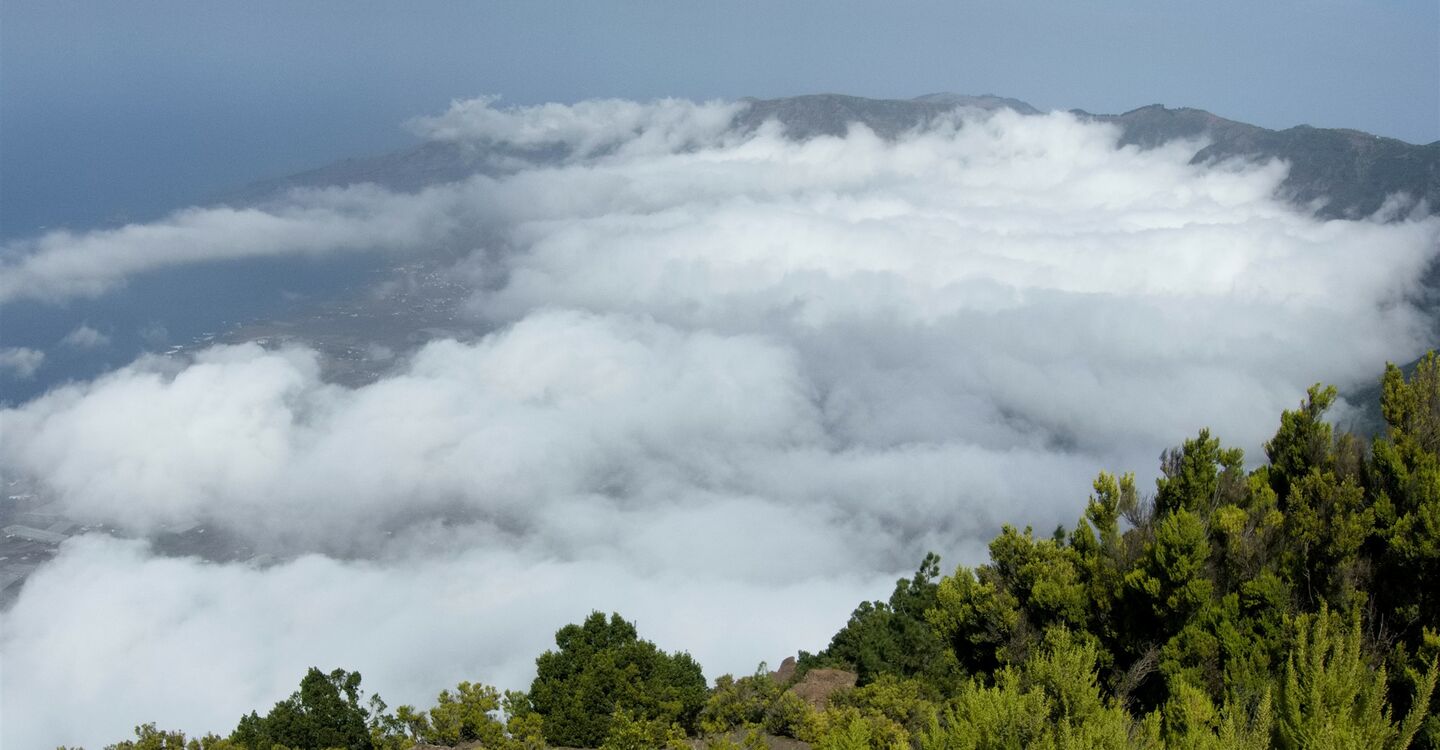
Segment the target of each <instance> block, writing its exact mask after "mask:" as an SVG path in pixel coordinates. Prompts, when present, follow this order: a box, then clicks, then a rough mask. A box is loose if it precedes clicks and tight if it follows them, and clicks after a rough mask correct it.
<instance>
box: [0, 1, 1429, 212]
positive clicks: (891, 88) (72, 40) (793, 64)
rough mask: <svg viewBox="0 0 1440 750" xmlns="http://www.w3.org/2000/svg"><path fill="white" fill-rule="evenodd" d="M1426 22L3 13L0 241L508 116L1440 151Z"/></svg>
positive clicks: (1269, 9) (290, 10)
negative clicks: (1075, 115)
mask: <svg viewBox="0 0 1440 750" xmlns="http://www.w3.org/2000/svg"><path fill="white" fill-rule="evenodd" d="M1437 29H1440V6H1437V5H1436V4H1435V3H1434V2H1431V1H1429V0H1381V1H1379V2H1362V1H1361V0H1319V1H1318V2H1312V1H1308V0H1307V1H1303V2H1302V1H1300V0H1282V1H1280V2H1270V3H1250V2H1243V1H1239V0H1221V1H1220V2H1213V3H1199V4H1197V3H1171V2H1163V3H1156V2H1144V1H1143V0H1136V1H1134V2H1111V1H1106V2H1098V3H1069V2H1033V1H1030V0H1026V1H1022V2H931V1H922V2H914V3H907V4H906V5H905V6H904V9H903V10H897V9H896V7H895V5H894V4H893V3H884V2H856V1H855V0H836V1H835V2H825V3H823V4H816V3H801V2H793V1H789V0H782V1H781V2H771V1H768V0H767V1H763V2H762V1H759V0H756V1H751V2H723V3H699V2H673V3H671V2H663V3H662V2H600V3H557V2H544V1H541V2H485V3H461V2H423V3H406V4H403V5H396V4H393V3H381V2H355V3H351V2H333V1H321V2H307V3H291V2H282V1H278V0H260V1H259V2H250V3H222V2H182V1H179V0H176V1H174V2H135V3H101V2H74V1H73V0H56V1H53V2H52V1H48V0H41V1H37V0H7V2H5V4H4V6H3V8H0V102H3V104H0V236H4V237H9V238H13V237H16V236H20V235H27V234H32V233H34V232H35V231H37V230H39V229H40V228H41V227H48V228H52V229H53V228H56V227H58V226H62V225H63V226H71V227H88V226H93V225H96V224H98V223H102V222H116V221H125V220H140V219H149V218H154V217H155V216H156V215H158V214H159V213H161V212H163V211H165V210H169V209H172V208H176V207H178V206H181V205H187V204H189V203H192V202H195V201H197V200H201V199H204V198H208V197H210V196H215V195H222V194H224V193H225V192H226V191H227V190H230V189H234V188H236V187H239V186H243V185H245V184H248V183H249V182H251V181H253V180H256V179H260V178H264V177H273V176H278V175H283V174H287V173H290V172H293V171H296V170H298V169H300V168H304V167H310V166H317V165H320V164H324V163H327V162H329V161H332V160H335V159H339V158H343V157H346V156H354V155H357V154H370V153H375V152H383V151H388V150H391V149H394V148H398V147H402V146H404V145H407V144H408V143H410V142H412V139H410V138H409V136H408V135H407V134H406V133H405V131H404V130H403V128H402V127H401V123H402V122H403V121H404V120H406V119H408V118H410V117H414V116H416V115H417V114H431V113H436V112H439V111H443V110H444V109H445V107H446V106H448V103H449V102H450V100H451V99H455V98H470V97H475V96H481V95H500V96H502V97H504V98H505V101H507V102H510V103H513V104H535V103H540V102H546V101H557V102H575V101H579V100H582V99H591V98H603V97H622V98H628V99H637V100H645V99H651V98H656V97H664V96H677V97H684V98H689V99H709V98H713V97H720V98H737V97H743V96H757V97H774V96H786V95H792V94H803V93H817V92H835V93H848V94H856V95H863V96H875V97H910V96H916V95H920V94H925V93H930V92H935V91H954V92H958V93H967V94H981V93H995V94H999V95H1003V96H1011V97H1016V98H1020V99H1023V100H1026V101H1028V102H1030V103H1031V104H1033V105H1035V106H1038V107H1040V108H1042V109H1049V108H1071V107H1079V108H1083V109H1086V110H1089V111H1092V112H1122V111H1126V110H1129V109H1133V108H1135V107H1139V106H1143V105H1146V104H1151V103H1157V102H1158V103H1164V104H1167V105H1170V106H1194V107H1199V108H1203V109H1208V110H1210V111H1212V112H1215V113H1217V114H1220V115H1222V116H1226V117H1231V118H1234V119H1238V120H1242V121H1246V122H1252V123H1255V124H1258V125H1263V126H1266V127H1271V128H1285V127H1291V126H1294V125H1298V124H1302V123H1308V124H1311V125H1315V126H1322V127H1351V128H1357V129H1361V130H1366V131H1370V132H1374V133H1377V134H1381V135H1386V136H1391V137H1396V138H1401V139H1404V140H1408V141H1410V142H1415V143H1428V142H1430V141H1433V140H1437V139H1440V34H1437V31H1436V30H1437Z"/></svg>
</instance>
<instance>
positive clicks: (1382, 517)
mask: <svg viewBox="0 0 1440 750" xmlns="http://www.w3.org/2000/svg"><path fill="white" fill-rule="evenodd" d="M1335 399H1336V391H1335V389H1333V388H1323V387H1320V386H1318V385H1317V386H1315V387H1313V388H1311V389H1310V391H1309V393H1308V395H1307V397H1306V399H1305V400H1304V401H1303V402H1302V403H1301V404H1300V405H1299V407H1298V408H1297V409H1295V410H1293V411H1287V412H1285V413H1284V414H1283V415H1282V416H1281V418H1280V425H1279V428H1278V429H1277V431H1276V433H1275V435H1274V437H1273V438H1272V439H1271V440H1270V441H1268V442H1267V443H1266V444H1265V459H1266V460H1265V462H1264V463H1263V465H1261V466H1259V467H1258V468H1256V469H1254V470H1251V471H1246V469H1245V462H1244V459H1245V457H1244V455H1243V454H1242V452H1241V451H1240V450H1239V449H1235V448H1228V447H1226V446H1224V444H1223V443H1222V442H1221V441H1220V440H1219V438H1217V437H1215V436H1212V435H1211V434H1210V433H1209V432H1208V431H1207V430H1201V431H1200V432H1199V434H1198V435H1196V436H1195V437H1194V438H1192V439H1189V440H1186V441H1184V442H1183V443H1182V444H1181V445H1180V446H1179V447H1176V448H1173V449H1171V450H1168V451H1166V452H1165V453H1164V454H1163V455H1162V456H1161V473H1162V476H1161V478H1160V479H1159V480H1158V482H1157V485H1156V487H1155V491H1154V492H1153V493H1142V492H1141V491H1140V489H1139V488H1138V487H1137V486H1136V483H1135V480H1134V476H1133V475H1131V474H1122V475H1118V476H1117V475H1113V474H1109V473H1101V474H1100V475H1099V477H1098V478H1097V479H1096V480H1095V482H1094V487H1093V494H1091V495H1090V497H1089V499H1088V502H1087V503H1086V504H1085V507H1084V509H1083V512H1082V513H1081V514H1080V516H1079V518H1078V519H1077V521H1076V523H1075V525H1074V528H1071V529H1065V528H1058V529H1055V530H1054V532H1053V533H1050V534H1041V535H1037V534H1036V533H1035V532H1034V531H1033V530H1032V529H1030V528H1025V529H1017V528H1013V527H1009V526H1007V527H1005V528H1004V529H1003V530H1002V531H1001V533H1000V535H999V536H998V537H996V538H995V539H994V541H992V542H991V544H990V560H989V562H988V563H985V564H983V565H980V566H978V567H974V568H970V567H965V566H961V567H959V568H956V569H955V570H953V571H952V572H950V574H949V575H942V574H941V567H940V559H939V558H938V557H936V556H934V555H930V556H927V557H926V558H925V560H924V561H923V562H922V563H921V565H920V566H919V569H918V570H917V571H916V573H915V575H914V576H913V577H911V578H908V579H903V580H901V581H899V582H898V583H897V584H896V587H895V590H894V593H893V594H892V595H891V596H890V597H889V599H888V600H886V601H876V602H865V603H862V604H861V605H860V606H859V607H857V608H856V609H855V611H854V613H853V614H852V615H851V617H850V620H849V621H848V622H847V623H846V624H845V625H844V627H843V628H841V629H840V631H839V632H837V633H836V634H835V636H834V638H833V639H832V640H831V642H830V644H829V645H828V646H827V647H826V648H825V649H824V650H822V651H820V652H819V653H815V654H809V653H802V654H801V655H800V658H799V661H798V669H797V670H796V673H795V674H794V675H793V676H791V677H789V678H787V679H786V682H785V683H783V684H782V682H780V681H777V679H776V678H775V677H773V676H772V675H770V674H769V673H767V672H766V671H765V670H764V668H763V665H762V668H761V669H760V670H758V671H757V672H756V674H754V675H750V676H744V677H740V678H738V679H737V678H734V677H732V676H729V675H726V676H723V677H720V678H719V679H717V680H716V682H715V686H714V687H713V688H708V687H707V683H706V680H705V678H704V677H703V675H702V673H701V668H700V665H699V664H697V663H696V662H695V661H694V660H693V659H692V658H691V657H690V656H689V655H688V654H685V653H667V652H665V651H663V650H662V649H660V648H659V647H657V646H656V645H655V644H653V643H650V642H649V641H645V640H643V639H641V638H640V637H639V634H638V633H637V632H636V629H635V627H634V626H633V625H632V624H631V623H629V622H627V621H625V620H624V619H623V618H621V617H620V616H619V615H612V616H610V617H609V618H606V617H605V616H604V615H602V614H600V613H594V614H592V615H590V616H589V617H588V618H587V619H586V620H585V621H584V622H583V623H582V624H578V625H569V626H566V627H565V628H562V629H561V630H560V631H559V632H558V633H557V634H556V649H555V650H552V651H547V652H546V653H544V654H542V655H541V656H540V657H539V658H538V659H537V662H536V667H537V676H536V678H535V681H534V683H533V684H532V685H531V688H530V690H529V691H528V692H506V693H504V694H503V695H502V694H500V693H499V692H498V691H496V690H495V689H494V688H491V687H488V686H485V685H481V684H474V683H469V682H462V683H460V685H458V686H457V687H456V688H455V689H454V690H445V691H442V692H441V693H440V694H439V696H438V698H437V700H436V704H435V705H434V706H433V707H431V708H429V709H427V710H420V709H416V708H414V707H411V706H400V707H398V708H396V709H395V710H394V711H393V712H392V711H390V710H389V709H388V707H387V706H386V705H385V704H384V702H383V701H382V700H380V699H379V698H378V696H375V697H372V698H370V699H369V700H368V701H367V700H365V698H364V696H363V693H362V691H361V689H360V682H361V678H360V675H359V674H357V673H351V672H346V671H344V670H335V671H333V672H331V673H329V674H326V673H323V672H321V671H320V670H318V669H312V670H310V672H309V673H308V674H307V675H306V676H305V677H304V679H303V680H302V682H301V684H300V689H299V690H298V691H297V692H296V693H295V694H294V695H293V696H291V697H290V698H288V699H286V700H284V701H281V702H279V703H277V704H276V705H275V706H274V707H273V708H272V709H270V711H269V712H267V713H266V714H264V715H263V716H262V715H260V714H259V713H258V712H252V713H251V714H249V715H247V716H245V717H243V718H241V719H240V721H239V724H238V726H237V727H236V728H235V729H234V730H233V731H232V732H231V733H230V734H229V735H228V736H225V737H221V736H217V735H210V736H207V737H204V738H199V739H191V740H188V741H187V740H186V738H185V737H184V736H183V735H181V734H179V733H174V732H165V731H162V730H158V729H156V728H155V726H154V725H144V726H141V727H139V728H138V729H137V730H136V738H135V739H134V740H128V741H124V742H120V743H118V744H116V745H113V746H111V747H113V748H116V750H173V749H175V748H187V749H194V750H323V749H325V748H345V749H346V750H404V749H405V748H410V747H413V746H415V745H416V744H417V743H430V744H440V745H450V746H454V745H460V744H464V743H472V744H474V743H478V746H480V747H486V748H504V749H506V750H521V749H526V750H528V749H530V748H542V747H546V746H585V747H601V748H605V750H629V749H631V748H657V747H676V748H679V747H715V748H722V747H723V748H732V747H737V746H738V745H737V743H739V744H743V745H744V746H746V747H762V746H765V743H767V742H770V741H773V740H774V739H775V738H791V739H793V740H798V741H802V742H806V743H810V744H811V745H813V746H814V747H815V748H818V749H819V750H859V749H861V748H918V749H919V750H981V749H984V748H1056V749H1059V748H1117V749H1118V748H1184V749H1187V750H1201V749H1205V748H1287V749H1288V748H1356V747H1364V748H1374V749H1375V750H1400V749H1401V748H1406V747H1419V748H1437V747H1440V720H1437V719H1436V718H1434V717H1435V715H1436V712H1435V710H1434V709H1435V705H1434V703H1435V702H1436V695H1435V690H1434V688H1435V682H1436V674H1437V657H1440V360H1437V357H1436V356H1435V354H1433V353H1432V354H1430V355H1428V356H1427V357H1425V358H1424V359H1422V360H1421V361H1420V363H1419V364H1418V366H1417V367H1416V368H1415V370H1414V373H1413V374H1412V375H1411V376H1410V377H1408V378H1407V377H1405V375H1404V374H1403V373H1402V372H1401V371H1400V370H1399V369H1398V368H1396V367H1394V366H1390V367H1388V368H1387V370H1386V372H1385V375H1384V377H1383V379H1382V381H1381V388H1380V401H1381V404H1380V406H1381V413H1382V414H1383V417H1384V419H1385V423H1386V431H1385V433H1384V434H1383V435H1381V436H1379V437H1377V438H1375V439H1374V440H1373V441H1371V442H1370V443H1369V444H1368V445H1367V444H1366V442H1365V441H1363V440H1361V439H1360V438H1358V437H1356V436H1354V435H1350V434H1337V433H1336V431H1335V430H1334V429H1333V428H1332V426H1331V425H1330V424H1328V423H1327V422H1325V421H1324V419H1323V417H1324V414H1325V412H1326V410H1327V409H1328V408H1329V407H1330V406H1331V405H1332V404H1333V403H1334V401H1335ZM820 668H842V669H847V670H852V671H853V672H855V674H856V677H857V679H858V685H857V687H855V688H854V689H850V690H844V691H841V692H838V693H835V694H834V695H832V696H830V698H829V700H828V701H827V702H826V703H825V704H824V705H823V706H822V707H821V708H818V709H817V708H816V707H814V706H812V705H810V704H809V703H807V702H806V701H805V700H803V699H802V698H800V697H799V696H798V695H797V694H796V692H794V691H791V690H787V688H788V687H789V686H790V683H793V682H794V681H796V680H800V679H803V677H804V675H805V674H806V673H807V672H809V671H811V670H815V669H820ZM737 738H738V739H737Z"/></svg>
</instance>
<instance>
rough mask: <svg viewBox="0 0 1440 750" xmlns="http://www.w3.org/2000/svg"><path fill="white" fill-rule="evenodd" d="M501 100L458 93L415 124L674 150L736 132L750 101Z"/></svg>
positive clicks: (527, 145) (451, 131)
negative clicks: (506, 103) (524, 103)
mask: <svg viewBox="0 0 1440 750" xmlns="http://www.w3.org/2000/svg"><path fill="white" fill-rule="evenodd" d="M498 101H499V97H495V96H486V97H479V98H476V99H457V100H455V101H453V102H451V103H450V109H449V110H447V111H446V112H444V113H443V114H440V115H437V116H434V117H418V118H416V119H414V120H412V121H411V122H410V128H411V130H413V131H415V132H416V133H417V134H419V135H421V136H424V137H425V138H427V139H430V140H435V141H458V142H461V143H465V144H470V145H474V146H477V147H485V146H498V145H503V146H512V147H516V148H520V149H539V148H543V147H547V146H563V147H564V148H565V149H566V153H565V154H564V156H566V157H568V158H570V159H582V158H585V157H590V156H594V155H596V154H599V153H603V152H607V151H611V150H613V151H617V152H619V153H621V154H624V155H636V154H642V153H643V154H671V153H675V152H677V151H681V150H685V149H689V148H696V147H701V146H712V145H715V144H716V143H718V142H721V141H722V140H723V139H724V138H725V137H726V136H727V135H729V131H730V124H731V121H732V120H733V119H734V118H735V115H736V114H737V113H739V112H740V111H741V110H743V109H744V108H745V106H746V105H744V104H742V103H739V102H722V101H711V102H704V103H697V102H692V101H688V100H684V99H660V100H657V101H653V102H633V101H627V100H623V99H594V100H589V101H583V102H579V103H577V104H573V105H565V104H541V105H535V106H528V107H496V106H495V104H496V103H497V102H498Z"/></svg>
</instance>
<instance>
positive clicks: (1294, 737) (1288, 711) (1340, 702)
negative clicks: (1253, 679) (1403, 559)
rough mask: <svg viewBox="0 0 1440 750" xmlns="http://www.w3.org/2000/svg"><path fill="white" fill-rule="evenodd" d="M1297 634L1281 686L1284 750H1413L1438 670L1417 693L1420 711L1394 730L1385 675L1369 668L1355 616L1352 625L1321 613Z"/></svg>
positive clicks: (1301, 621)
mask: <svg viewBox="0 0 1440 750" xmlns="http://www.w3.org/2000/svg"><path fill="white" fill-rule="evenodd" d="M1294 626H1295V645H1294V649H1293V650H1292V651H1291V653H1290V658H1289V660H1288V661H1287V662H1286V664H1285V678H1284V680H1283V681H1282V682H1281V683H1280V711H1279V732H1278V733H1277V734H1278V738H1279V740H1280V745H1281V747H1284V748H1296V749H1297V750H1298V749H1302V748H1303V749H1304V750H1312V749H1313V750H1321V749H1324V750H1330V749H1332V748H1333V749H1334V750H1340V748H1367V749H1369V748H1373V749H1374V750H1404V748H1406V747H1409V745H1410V742H1411V740H1412V739H1413V738H1414V736H1415V734H1416V732H1417V731H1418V730H1419V728H1420V724H1421V722H1423V720H1424V713H1425V707H1426V706H1428V705H1429V702H1430V694H1431V692H1432V691H1433V690H1434V688H1435V675H1436V670H1435V667H1434V665H1433V664H1432V666H1431V668H1430V669H1429V670H1428V673H1427V674H1426V676H1425V677H1424V678H1423V680H1422V681H1421V683H1420V685H1419V688H1418V691H1417V694H1416V695H1415V698H1414V704H1415V706H1416V708H1415V710H1412V711H1411V712H1410V713H1409V715H1407V716H1406V718H1405V720H1404V721H1402V722H1401V723H1399V724H1395V723H1394V722H1393V721H1391V716H1390V707H1389V706H1388V705H1387V703H1386V699H1385V685H1386V679H1385V668H1384V667H1383V666H1380V667H1378V668H1373V669H1372V668H1371V666H1370V664H1369V660H1368V659H1367V657H1366V654H1365V652H1364V648H1363V644H1362V640H1361V625H1360V614H1359V612H1358V611H1356V612H1355V614H1354V615H1353V616H1352V617H1351V618H1350V621H1349V622H1348V623H1347V622H1346V621H1344V620H1342V619H1341V618H1340V617H1339V616H1338V615H1336V614H1335V613H1332V612H1330V611H1329V609H1328V608H1326V607H1323V606H1322V607H1321V609H1320V612H1318V613H1316V614H1314V615H1299V616H1297V617H1296V618H1295V620H1294Z"/></svg>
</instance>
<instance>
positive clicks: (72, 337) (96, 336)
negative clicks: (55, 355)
mask: <svg viewBox="0 0 1440 750" xmlns="http://www.w3.org/2000/svg"><path fill="white" fill-rule="evenodd" d="M60 344H61V345H62V346H68V347H70V348H72V349H98V348H100V347H102V346H109V345H110V337H109V336H106V335H105V334H103V333H101V332H99V331H97V330H95V329H94V328H91V327H90V326H89V324H81V325H80V327H78V328H76V329H75V330H73V331H71V332H69V333H67V334H65V338H63V339H60Z"/></svg>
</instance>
